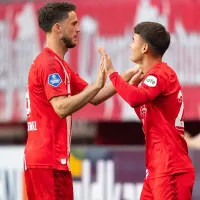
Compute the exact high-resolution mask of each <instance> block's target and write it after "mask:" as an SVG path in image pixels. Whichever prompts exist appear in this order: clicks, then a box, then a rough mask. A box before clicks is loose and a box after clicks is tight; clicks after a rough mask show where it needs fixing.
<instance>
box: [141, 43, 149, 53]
mask: <svg viewBox="0 0 200 200" xmlns="http://www.w3.org/2000/svg"><path fill="white" fill-rule="evenodd" d="M148 49H149V45H148V44H147V43H144V44H143V45H142V53H146V52H147V51H148Z"/></svg>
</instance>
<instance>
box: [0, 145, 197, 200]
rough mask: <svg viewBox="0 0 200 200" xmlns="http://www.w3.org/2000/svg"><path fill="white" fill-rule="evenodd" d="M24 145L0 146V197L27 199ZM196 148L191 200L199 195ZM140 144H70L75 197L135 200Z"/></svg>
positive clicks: (78, 199)
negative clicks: (114, 145)
mask: <svg viewBox="0 0 200 200" xmlns="http://www.w3.org/2000/svg"><path fill="white" fill-rule="evenodd" d="M23 150H24V147H13V146H7V147H0V157H1V162H0V199H1V200H27V197H26V192H25V184H24V179H23ZM199 153H200V152H199V151H191V152H190V156H191V158H192V160H193V164H194V165H195V169H196V183H195V187H194V193H193V198H192V200H199V197H200V191H199V188H200V159H199V158H200V157H199ZM144 156H145V153H144V148H143V147H137V148H136V147H120V148H117V147H101V148H100V147H73V148H72V154H71V171H72V174H73V180H74V196H75V200H139V196H140V193H141V189H142V184H143V180H144V177H145V167H144V166H145V161H144Z"/></svg>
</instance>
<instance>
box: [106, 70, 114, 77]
mask: <svg viewBox="0 0 200 200" xmlns="http://www.w3.org/2000/svg"><path fill="white" fill-rule="evenodd" d="M114 72H116V71H115V70H114V69H110V70H109V71H107V75H108V76H110V75H111V74H113V73H114Z"/></svg>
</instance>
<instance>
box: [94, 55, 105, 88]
mask: <svg viewBox="0 0 200 200" xmlns="http://www.w3.org/2000/svg"><path fill="white" fill-rule="evenodd" d="M103 61H104V57H102V58H101V61H100V66H99V69H98V75H97V79H96V82H95V84H96V85H97V87H98V88H102V87H103V86H104V84H105V82H106V78H107V76H106V73H105V69H104V66H103Z"/></svg>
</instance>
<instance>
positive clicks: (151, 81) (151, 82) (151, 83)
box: [144, 75, 157, 87]
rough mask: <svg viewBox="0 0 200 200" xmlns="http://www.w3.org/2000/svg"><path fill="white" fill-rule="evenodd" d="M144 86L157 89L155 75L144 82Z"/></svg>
mask: <svg viewBox="0 0 200 200" xmlns="http://www.w3.org/2000/svg"><path fill="white" fill-rule="evenodd" d="M144 84H146V85H148V86H149V87H155V86H156V85H157V78H156V77H155V76H153V75H149V76H147V78H146V79H145V80H144Z"/></svg>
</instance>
